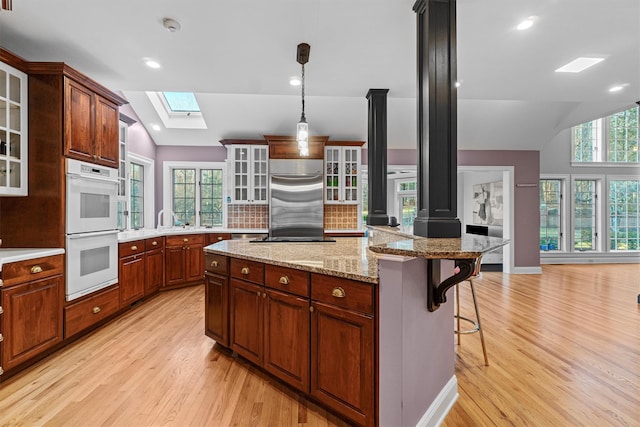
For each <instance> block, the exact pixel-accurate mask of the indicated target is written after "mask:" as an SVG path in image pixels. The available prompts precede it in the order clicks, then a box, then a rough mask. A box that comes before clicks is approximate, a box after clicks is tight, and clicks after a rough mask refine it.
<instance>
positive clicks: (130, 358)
mask: <svg viewBox="0 0 640 427" xmlns="http://www.w3.org/2000/svg"><path fill="white" fill-rule="evenodd" d="M543 271H544V274H542V275H533V276H532V275H528V276H515V275H512V276H508V275H503V274H501V273H483V274H482V277H481V278H480V279H478V280H477V281H476V282H475V283H476V291H477V293H478V298H479V304H480V311H481V314H482V315H483V316H482V321H483V327H484V330H485V339H486V341H487V346H488V354H489V363H490V366H488V367H485V366H484V364H483V359H482V350H481V348H480V343H479V337H478V336H477V334H475V335H467V336H463V339H462V345H461V346H459V347H458V346H457V348H456V353H457V356H456V358H457V360H456V376H457V378H458V391H459V393H460V398H459V399H458V401H457V403H456V404H455V405H454V407H453V409H452V410H451V412H450V414H449V415H448V417H447V419H446V420H445V423H444V425H445V426H447V427H452V426H484V425H498V426H503V425H513V426H609V425H611V426H640V306H639V305H638V304H637V295H638V293H639V292H640V265H638V264H634V265H629V264H627V265H586V266H543ZM467 289H468V287H467V286H463V292H461V301H462V313H463V315H464V314H466V315H469V314H471V312H472V305H471V301H470V296H469V295H468V294H465V292H467V291H466V290H467ZM450 292H451V291H450ZM448 297H449V299H450V301H451V302H452V301H453V294H452V293H450V294H449V295H448ZM203 304H204V291H203V288H202V287H201V286H199V287H194V288H187V289H180V290H175V291H170V292H165V293H161V294H160V295H159V296H158V297H156V298H153V299H151V300H150V301H147V302H145V303H143V304H141V305H140V306H139V307H136V308H135V309H134V310H132V311H130V312H128V313H127V314H125V315H124V316H122V317H121V318H119V319H117V320H115V321H113V322H111V323H109V324H108V325H106V326H105V327H103V328H101V329H99V330H98V331H96V332H94V333H92V334H91V335H89V336H87V337H85V338H82V339H81V340H79V341H77V342H75V343H73V344H72V345H70V346H68V347H66V348H65V349H63V350H61V351H59V352H58V353H56V354H54V355H51V356H50V357H48V358H47V359H45V360H43V361H41V362H39V363H38V364H37V365H35V366H33V367H32V368H30V369H28V370H26V371H24V372H23V373H21V374H18V375H17V376H15V377H13V378H11V379H9V380H7V381H6V382H4V383H2V384H0V425H3V426H4V425H22V426H35V425H50V426H58V425H68V426H98V425H104V426H160V425H170V426H187V425H191V426H233V425H236V426H249V425H264V426H267V425H268V426H293V425H305V426H345V425H346V424H345V423H343V422H342V421H340V420H339V419H337V418H335V417H333V416H332V415H330V414H327V413H326V412H325V411H324V410H322V409H321V408H319V407H318V406H316V405H314V404H312V403H310V402H308V401H306V400H305V399H301V398H299V397H297V396H296V395H295V394H294V393H293V392H291V391H290V390H288V389H287V388H286V387H284V386H282V385H281V384H279V383H278V382H277V381H275V380H272V379H270V378H269V377H268V376H267V375H264V374H262V373H261V372H260V371H258V370H257V369H255V368H252V367H250V366H249V365H248V364H247V363H245V362H243V361H242V360H241V359H236V358H233V357H231V355H230V354H229V353H228V352H226V351H219V350H218V349H217V348H216V346H214V345H213V341H212V340H211V339H209V338H207V337H205V336H204V332H203V327H204V326H203ZM452 327H453V320H452Z"/></svg>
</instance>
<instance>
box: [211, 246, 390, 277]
mask: <svg viewBox="0 0 640 427" xmlns="http://www.w3.org/2000/svg"><path fill="white" fill-rule="evenodd" d="M211 246H212V245H210V246H205V248H204V250H205V252H208V253H212V254H217V255H223V256H228V257H231V258H238V259H244V260H247V261H256V262H262V263H265V264H270V265H276V266H279V267H288V268H293V269H295V270H301V271H308V272H310V273H318V274H324V275H327V276H334V277H340V278H343V279H350V280H356V281H358V282H366V283H370V284H373V285H377V284H378V283H379V282H380V280H379V278H378V277H371V276H363V275H360V274H353V273H348V272H345V271H338V270H331V269H327V268H321V267H313V266H310V265H304V264H298V263H292V262H286V261H278V260H272V259H268V258H262V257H254V256H251V255H244V254H238V253H230V252H227V251H224V250H220V249H215V248H212V247H211Z"/></svg>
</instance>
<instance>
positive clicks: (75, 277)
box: [66, 230, 118, 301]
mask: <svg viewBox="0 0 640 427" xmlns="http://www.w3.org/2000/svg"><path fill="white" fill-rule="evenodd" d="M66 258H67V292H66V295H67V301H71V300H74V299H76V298H79V297H81V296H83V295H87V294H90V293H92V292H95V291H97V290H99V289H102V288H106V287H107V286H110V285H113V284H114V283H117V282H118V231H117V230H114V231H100V232H96V233H81V234H72V235H67V257H66Z"/></svg>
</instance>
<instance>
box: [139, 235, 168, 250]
mask: <svg viewBox="0 0 640 427" xmlns="http://www.w3.org/2000/svg"><path fill="white" fill-rule="evenodd" d="M163 247H164V237H153V238H149V239H146V240H145V241H144V250H145V251H152V250H154V249H161V248H163Z"/></svg>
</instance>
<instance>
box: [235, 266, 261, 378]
mask: <svg viewBox="0 0 640 427" xmlns="http://www.w3.org/2000/svg"><path fill="white" fill-rule="evenodd" d="M232 261H233V260H232ZM263 293H264V287H263V286H262V285H258V284H255V283H250V282H247V281H244V280H238V279H234V278H232V279H231V349H232V350H233V351H235V352H236V353H238V354H239V355H241V356H243V357H244V358H245V359H247V360H249V361H250V362H253V363H255V364H256V365H258V366H262V352H263V333H262V327H263V316H264V315H263V310H264V304H263V302H262V299H263V296H262V295H263Z"/></svg>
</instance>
